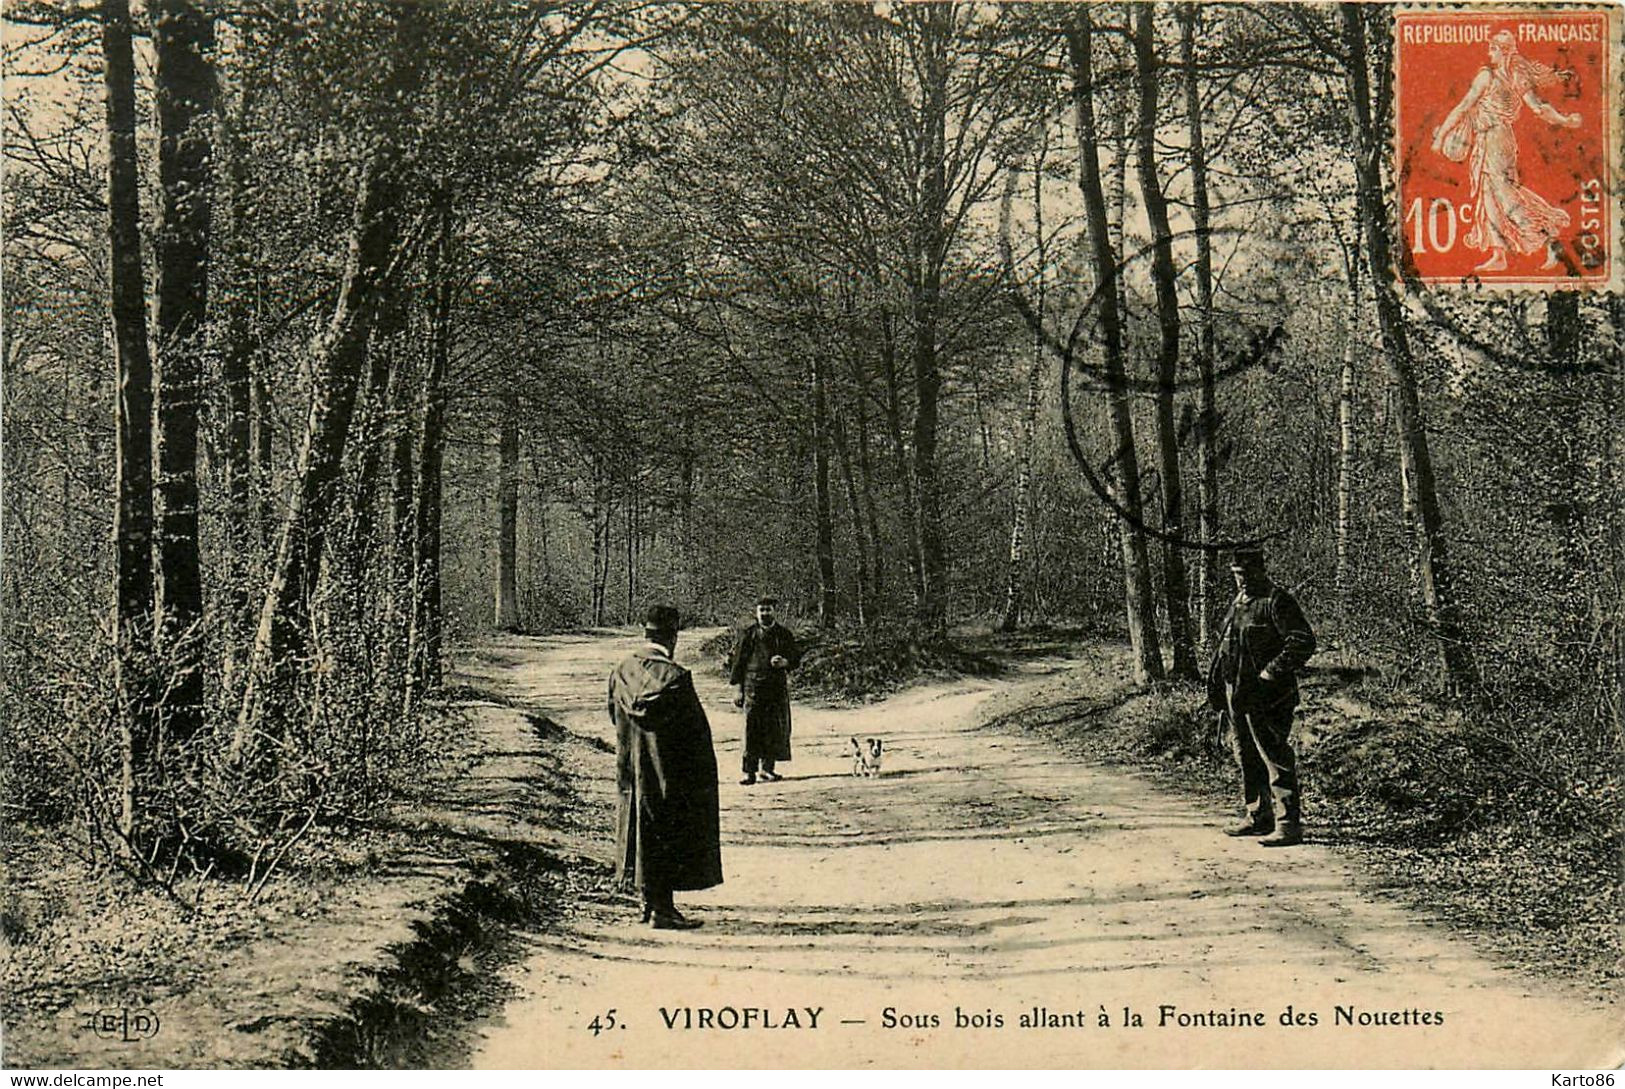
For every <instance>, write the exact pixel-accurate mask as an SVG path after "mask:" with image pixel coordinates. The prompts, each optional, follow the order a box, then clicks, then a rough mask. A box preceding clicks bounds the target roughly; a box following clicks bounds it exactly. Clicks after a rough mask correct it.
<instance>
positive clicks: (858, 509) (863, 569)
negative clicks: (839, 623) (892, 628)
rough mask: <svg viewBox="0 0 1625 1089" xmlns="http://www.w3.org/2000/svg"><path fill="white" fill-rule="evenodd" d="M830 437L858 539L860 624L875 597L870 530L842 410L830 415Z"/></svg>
mask: <svg viewBox="0 0 1625 1089" xmlns="http://www.w3.org/2000/svg"><path fill="white" fill-rule="evenodd" d="M830 437H831V438H832V439H833V440H834V443H835V453H836V456H837V457H839V459H840V462H841V482H842V483H843V484H844V485H845V487H846V507H847V510H848V511H849V512H850V513H851V515H852V539H853V540H854V541H855V542H856V545H857V550H858V578H857V593H856V595H855V599H854V600H855V604H856V605H857V617H858V623H859V624H866V623H868V620H869V615H870V602H871V601H872V600H873V598H872V596H871V595H872V593H873V591H872V589H871V579H872V578H873V576H872V574H871V569H870V566H869V557H870V555H871V548H870V540H869V533H868V529H867V527H866V526H865V525H864V521H863V505H862V502H861V501H860V500H859V498H858V482H857V475H856V474H855V473H854V472H853V471H852V449H851V444H850V443H849V442H848V441H847V437H846V425H845V424H843V423H842V422H841V414H840V413H839V412H836V413H832V414H831V416H830Z"/></svg>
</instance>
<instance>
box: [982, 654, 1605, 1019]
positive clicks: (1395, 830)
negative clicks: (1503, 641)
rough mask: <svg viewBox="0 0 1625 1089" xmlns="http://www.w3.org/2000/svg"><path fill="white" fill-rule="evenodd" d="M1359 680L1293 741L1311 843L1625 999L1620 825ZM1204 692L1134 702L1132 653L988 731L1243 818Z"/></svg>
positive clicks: (1464, 729) (1482, 938) (1308, 712)
mask: <svg viewBox="0 0 1625 1089" xmlns="http://www.w3.org/2000/svg"><path fill="white" fill-rule="evenodd" d="M1373 689H1376V686H1373V685H1367V684H1364V683H1362V680H1361V671H1359V670H1353V669H1339V668H1337V667H1335V665H1334V666H1333V667H1330V668H1322V669H1320V670H1313V671H1311V672H1310V673H1309V674H1308V675H1307V676H1306V678H1305V679H1304V683H1303V705H1302V707H1301V708H1300V711H1299V715H1298V719H1297V722H1296V725H1295V726H1294V737H1295V739H1296V741H1297V743H1298V754H1299V762H1300V774H1301V778H1302V781H1303V786H1304V818H1305V822H1306V825H1307V827H1306V832H1307V838H1308V840H1309V841H1310V842H1312V843H1320V844H1324V845H1327V846H1330V847H1332V848H1334V849H1337V850H1341V851H1348V852H1350V853H1352V854H1353V855H1354V856H1355V857H1357V858H1358V859H1359V860H1360V861H1361V862H1362V863H1363V864H1364V865H1363V867H1362V868H1363V870H1364V872H1365V873H1366V875H1367V877H1368V881H1369V886H1368V887H1369V889H1370V890H1371V891H1373V892H1375V893H1377V894H1379V895H1383V896H1388V897H1393V898H1395V899H1397V900H1399V901H1400V902H1402V903H1404V904H1406V905H1407V906H1408V907H1410V908H1412V909H1415V910H1418V911H1420V912H1421V913H1422V914H1423V915H1425V916H1427V917H1430V918H1433V919H1435V920H1437V921H1438V922H1439V923H1441V924H1442V925H1444V926H1447V927H1449V928H1451V929H1453V930H1457V931H1461V932H1463V933H1464V934H1465V935H1466V936H1467V937H1469V938H1470V939H1471V940H1472V941H1473V942H1474V943H1475V944H1477V945H1478V946H1479V947H1480V948H1481V949H1483V950H1484V951H1485V952H1486V954H1487V955H1489V956H1490V957H1492V958H1493V959H1495V960H1497V961H1500V962H1503V963H1508V964H1511V965H1514V966H1516V967H1517V968H1519V969H1521V970H1524V971H1527V972H1531V973H1535V974H1539V975H1543V976H1546V977H1548V978H1551V979H1553V980H1556V981H1559V982H1563V983H1567V984H1571V985H1574V986H1577V987H1579V988H1582V989H1583V990H1585V991H1587V992H1589V993H1590V994H1592V995H1594V996H1598V997H1603V996H1608V997H1613V996H1616V995H1617V991H1618V981H1619V979H1620V978H1621V976H1622V974H1625V973H1622V965H1625V961H1622V957H1625V949H1622V942H1621V932H1620V926H1619V920H1620V902H1621V901H1620V897H1621V885H1622V880H1621V865H1620V859H1621V858H1622V857H1625V855H1622V849H1625V840H1622V836H1621V831H1620V829H1619V826H1618V824H1617V822H1615V823H1614V824H1612V825H1610V826H1608V827H1603V828H1587V827H1583V826H1582V827H1574V826H1572V825H1567V824H1564V823H1561V822H1558V821H1556V820H1554V819H1551V818H1550V816H1549V814H1547V813H1545V812H1543V811H1542V808H1543V807H1542V794H1541V792H1540V791H1539V790H1535V789H1530V788H1529V784H1527V782H1525V781H1523V780H1522V778H1521V769H1518V768H1516V767H1508V768H1507V769H1506V774H1505V776H1504V777H1500V778H1496V777H1493V776H1492V774H1489V773H1485V771H1484V769H1483V764H1484V762H1485V760H1484V756H1483V754H1481V753H1475V752H1473V751H1472V750H1473V749H1474V747H1475V745H1476V744H1477V742H1476V740H1475V735H1474V732H1473V730H1472V728H1471V726H1470V725H1469V724H1467V723H1465V722H1464V721H1463V720H1462V718H1461V716H1460V715H1459V714H1457V713H1455V712H1451V711H1444V710H1441V709H1440V708H1438V707H1436V706H1431V705H1428V704H1424V703H1421V702H1417V701H1407V700H1403V699H1400V698H1395V697H1394V696H1393V695H1392V694H1390V693H1388V692H1387V691H1386V690H1385V689H1376V690H1375V691H1374V690H1373ZM1203 701H1204V693H1203V691H1202V689H1200V688H1199V687H1198V686H1196V685H1192V684H1180V683H1168V684H1163V685H1159V686H1156V687H1155V688H1152V689H1150V690H1148V691H1143V692H1139V691H1134V690H1133V689H1132V686H1131V685H1130V684H1129V683H1128V674H1127V651H1126V649H1124V648H1122V647H1120V646H1118V645H1116V644H1114V643H1112V642H1109V641H1100V642H1096V643H1093V644H1091V645H1090V646H1089V647H1088V648H1087V650H1086V652H1085V656H1084V658H1083V660H1082V661H1081V662H1080V663H1079V664H1078V665H1077V666H1075V667H1073V668H1072V669H1070V670H1069V671H1068V672H1067V673H1066V674H1065V675H1063V676H1061V677H1058V678H1056V679H1055V680H1053V681H1051V682H1048V683H1046V684H1045V686H1044V688H1043V690H1041V691H1040V692H1039V693H1038V694H1037V695H1036V696H1034V697H1032V698H1029V699H1024V700H1022V701H1021V704H1020V705H1008V704H1006V705H1001V704H1000V703H999V702H997V701H995V703H994V704H993V705H992V706H991V707H990V711H991V713H992V715H993V719H992V721H991V722H990V724H989V727H990V728H999V729H1009V730H1017V731H1022V732H1029V733H1036V734H1039V735H1041V736H1043V737H1045V738H1046V739H1048V740H1050V741H1051V742H1053V744H1054V745H1055V746H1056V749H1057V751H1058V752H1059V753H1061V754H1064V755H1065V756H1068V757H1070V758H1072V759H1077V760H1084V761H1092V762H1098V763H1103V764H1110V765H1117V766H1122V767H1127V768H1132V769H1135V770H1137V771H1139V772H1141V773H1144V774H1147V775H1149V776H1150V777H1151V778H1153V779H1154V780H1155V781H1157V782H1159V783H1160V784H1162V785H1164V786H1168V787H1171V788H1173V789H1176V790H1180V791H1185V792H1189V793H1195V794H1198V795H1200V796H1203V797H1206V798H1208V799H1211V801H1212V804H1213V807H1214V813H1215V815H1220V814H1224V815H1228V814H1232V813H1234V814H1239V813H1240V789H1241V788H1240V772H1239V771H1238V770H1236V768H1235V767H1234V764H1233V759H1232V757H1231V755H1230V749H1229V739H1228V738H1227V737H1221V736H1220V735H1219V733H1218V731H1217V729H1216V728H1215V716H1213V715H1212V714H1210V713H1209V712H1207V711H1206V710H1205V708H1204V706H1203Z"/></svg>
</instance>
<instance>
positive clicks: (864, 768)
mask: <svg viewBox="0 0 1625 1089" xmlns="http://www.w3.org/2000/svg"><path fill="white" fill-rule="evenodd" d="M850 740H851V742H852V774H853V775H857V776H862V777H864V778H874V777H875V776H877V775H879V774H880V760H881V757H883V756H884V755H885V753H886V743H885V742H884V741H882V740H881V739H880V738H878V737H867V738H864V739H863V742H862V743H861V744H860V743H859V742H858V739H857V738H855V737H854V738H851V739H850Z"/></svg>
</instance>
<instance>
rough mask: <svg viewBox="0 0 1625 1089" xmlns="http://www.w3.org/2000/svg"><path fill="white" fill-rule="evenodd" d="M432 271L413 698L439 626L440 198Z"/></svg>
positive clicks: (445, 264)
mask: <svg viewBox="0 0 1625 1089" xmlns="http://www.w3.org/2000/svg"><path fill="white" fill-rule="evenodd" d="M438 214H439V219H440V223H439V228H438V237H437V238H436V240H435V257H434V266H435V267H434V272H433V273H432V274H431V276H430V278H429V290H430V300H431V301H430V307H431V311H430V319H429V321H430V332H429V367H428V370H427V372H426V373H425V375H424V381H423V433H422V436H421V445H420V446H419V448H418V506H417V545H416V548H415V550H414V558H415V561H416V578H415V580H414V584H413V585H414V586H415V588H416V591H417V593H416V596H415V598H414V600H413V603H412V627H413V633H414V637H413V640H412V652H413V658H412V670H411V676H410V679H409V687H408V692H409V696H410V698H412V699H413V700H414V701H415V700H416V698H417V697H420V696H422V695H423V693H424V692H427V691H429V690H430V689H433V688H436V687H438V686H439V684H440V678H441V660H440V652H441V633H442V631H443V620H442V618H443V616H444V613H443V612H442V601H441V596H442V585H443V580H442V577H441V563H440V559H441V554H440V527H441V515H442V512H443V503H444V489H445V485H444V476H445V472H444V468H445V457H446V363H447V360H448V358H449V356H450V354H451V279H452V261H451V244H452V215H451V207H450V205H449V202H447V201H446V198H442V205H441V207H440V209H439V212H438Z"/></svg>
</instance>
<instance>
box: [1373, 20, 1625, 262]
mask: <svg viewBox="0 0 1625 1089" xmlns="http://www.w3.org/2000/svg"><path fill="white" fill-rule="evenodd" d="M1394 38H1395V40H1394V66H1395V80H1394V95H1395V102H1394V154H1395V163H1394V166H1395V171H1394V176H1395V179H1396V183H1397V186H1398V194H1397V196H1398V201H1399V208H1398V214H1399V217H1400V226H1401V228H1402V230H1403V238H1402V239H1401V242H1402V244H1401V246H1400V254H1401V255H1402V259H1403V260H1405V261H1406V264H1407V269H1406V272H1407V274H1409V275H1412V276H1414V278H1415V279H1417V280H1420V281H1421V282H1422V283H1425V284H1437V285H1446V284H1472V285H1481V286H1486V287H1510V288H1524V289H1535V290H1543V291H1553V290H1564V291H1574V290H1586V289H1590V290H1596V289H1609V288H1612V289H1616V290H1617V289H1618V286H1619V272H1620V268H1619V262H1620V255H1619V210H1618V205H1617V191H1616V189H1615V183H1616V181H1617V180H1618V174H1617V170H1618V160H1619V154H1618V144H1619V137H1620V132H1619V116H1618V112H1619V102H1618V94H1617V88H1616V86H1615V79H1616V78H1617V72H1616V68H1617V66H1618V63H1619V58H1618V54H1617V52H1616V43H1617V41H1618V26H1617V9H1610V8H1599V7H1573V6H1556V5H1552V6H1544V5H1536V4H1526V5H1521V6H1512V5H1482V6H1475V7H1468V8H1453V9H1448V10H1446V9H1430V10H1409V11H1401V12H1399V13H1397V14H1396V15H1395V16H1394Z"/></svg>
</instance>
